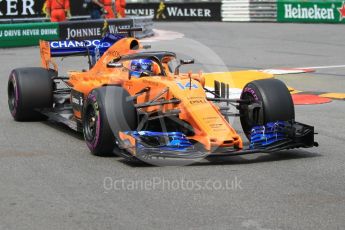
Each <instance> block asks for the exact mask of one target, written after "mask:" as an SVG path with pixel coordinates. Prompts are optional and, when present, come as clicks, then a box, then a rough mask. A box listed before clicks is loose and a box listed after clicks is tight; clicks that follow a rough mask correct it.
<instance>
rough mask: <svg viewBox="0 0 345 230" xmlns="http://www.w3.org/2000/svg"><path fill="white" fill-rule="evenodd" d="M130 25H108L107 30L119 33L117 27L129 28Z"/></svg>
mask: <svg viewBox="0 0 345 230" xmlns="http://www.w3.org/2000/svg"><path fill="white" fill-rule="evenodd" d="M130 28H131V26H130V25H126V26H115V25H109V32H110V33H111V34H118V33H119V29H123V30H125V29H130Z"/></svg>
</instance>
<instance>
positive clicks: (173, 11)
mask: <svg viewBox="0 0 345 230" xmlns="http://www.w3.org/2000/svg"><path fill="white" fill-rule="evenodd" d="M126 14H127V15H136V16H154V19H155V20H163V21H164V20H167V21H168V20H170V21H179V20H181V21H192V20H193V21H220V20H221V3H220V2H202V3H201V2H197V3H164V2H161V3H145V4H143V3H128V4H127V6H126Z"/></svg>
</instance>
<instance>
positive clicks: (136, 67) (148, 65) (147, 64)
mask: <svg viewBox="0 0 345 230" xmlns="http://www.w3.org/2000/svg"><path fill="white" fill-rule="evenodd" d="M142 73H146V74H149V75H153V62H152V60H149V59H136V60H133V61H132V62H131V71H130V74H131V76H132V77H141V76H142Z"/></svg>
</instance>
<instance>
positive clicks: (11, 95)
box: [8, 82, 17, 112]
mask: <svg viewBox="0 0 345 230" xmlns="http://www.w3.org/2000/svg"><path fill="white" fill-rule="evenodd" d="M8 106H9V107H10V111H11V112H13V111H15V109H16V107H17V93H16V90H15V87H14V84H13V83H12V82H11V83H10V85H9V88H8Z"/></svg>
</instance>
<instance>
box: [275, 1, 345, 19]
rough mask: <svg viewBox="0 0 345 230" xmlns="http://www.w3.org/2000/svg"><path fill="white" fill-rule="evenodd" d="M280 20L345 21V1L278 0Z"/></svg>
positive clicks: (278, 16) (278, 17)
mask: <svg viewBox="0 0 345 230" xmlns="http://www.w3.org/2000/svg"><path fill="white" fill-rule="evenodd" d="M277 8H278V10H277V11H278V13H277V21H278V22H306V23H345V2H343V1H332V0H328V1H326V0H303V1H302V0H300V1H298V0H278V1H277Z"/></svg>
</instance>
